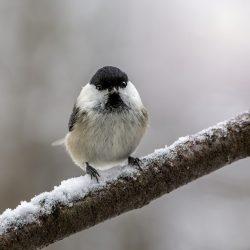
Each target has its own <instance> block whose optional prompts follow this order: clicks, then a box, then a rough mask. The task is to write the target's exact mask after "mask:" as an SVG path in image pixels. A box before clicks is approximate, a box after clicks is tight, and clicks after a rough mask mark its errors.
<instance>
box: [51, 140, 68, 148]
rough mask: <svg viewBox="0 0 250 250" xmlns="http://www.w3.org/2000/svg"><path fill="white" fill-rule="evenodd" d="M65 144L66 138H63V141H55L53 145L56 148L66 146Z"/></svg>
mask: <svg viewBox="0 0 250 250" xmlns="http://www.w3.org/2000/svg"><path fill="white" fill-rule="evenodd" d="M64 143H65V138H62V139H59V140H56V141H54V142H53V143H52V144H51V145H52V146H53V147H54V146H62V145H64Z"/></svg>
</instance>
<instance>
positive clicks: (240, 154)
mask: <svg viewBox="0 0 250 250" xmlns="http://www.w3.org/2000/svg"><path fill="white" fill-rule="evenodd" d="M248 156H250V112H249V111H248V112H244V113H242V114H240V115H238V116H237V117H235V118H233V119H230V120H228V121H226V122H223V123H219V124H217V125H216V126H213V127H211V128H208V129H206V130H203V131H201V132H200V133H197V134H195V135H191V136H186V137H182V138H180V139H179V140H178V141H176V142H175V143H174V144H172V145H171V146H170V147H165V148H162V149H158V150H156V151H155V152H154V153H152V154H150V155H148V156H146V157H143V158H142V159H141V160H142V166H141V167H142V170H137V169H136V168H134V167H132V166H129V165H127V166H122V167H117V168H113V169H111V170H108V171H103V172H101V178H100V182H99V183H96V181H95V180H91V179H90V177H89V176H88V175H85V176H80V177H76V178H72V179H69V180H66V181H62V183H61V185H59V186H57V187H55V188H54V190H52V191H51V192H45V193H42V194H40V195H38V196H35V197H34V198H33V199H31V201H30V202H26V201H23V202H21V204H20V205H19V206H18V207H17V208H16V209H13V210H11V209H7V210H6V211H5V212H4V213H3V214H2V215H0V250H2V249H8V250H10V249H25V250H27V249H36V248H42V247H44V246H47V245H49V244H50V243H53V242H55V241H57V240H60V239H63V238H65V237H67V236H68V235H70V234H73V233H75V232H78V231H81V230H83V229H86V228H89V227H91V226H94V225H96V224H98V223H100V222H102V221H105V220H107V219H109V218H112V217H114V216H118V215H119V214H121V213H124V212H127V211H129V210H132V209H136V208H140V207H143V206H145V205H146V204H148V203H149V202H151V201H152V200H154V199H156V198H158V197H160V196H162V195H163V194H166V193H169V192H171V191H172V190H174V189H176V188H178V187H180V186H182V185H184V184H187V183H189V182H191V181H193V180H195V179H197V178H199V177H201V176H203V175H206V174H209V173H210V172H212V171H214V170H216V169H219V168H221V167H223V166H225V165H228V164H230V163H232V162H234V161H236V160H239V159H242V158H245V157H248Z"/></svg>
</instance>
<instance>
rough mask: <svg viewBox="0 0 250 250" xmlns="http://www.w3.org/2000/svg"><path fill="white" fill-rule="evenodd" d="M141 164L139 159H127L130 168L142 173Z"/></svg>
mask: <svg viewBox="0 0 250 250" xmlns="http://www.w3.org/2000/svg"><path fill="white" fill-rule="evenodd" d="M141 162H142V161H141V160H140V159H139V158H134V157H132V156H129V157H128V164H129V165H132V166H136V167H137V168H138V169H139V170H140V171H142V168H141Z"/></svg>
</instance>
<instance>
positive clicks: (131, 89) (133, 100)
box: [120, 81, 143, 108]
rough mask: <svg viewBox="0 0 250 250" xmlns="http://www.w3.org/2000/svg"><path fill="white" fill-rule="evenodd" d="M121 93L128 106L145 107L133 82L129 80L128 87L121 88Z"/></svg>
mask: <svg viewBox="0 0 250 250" xmlns="http://www.w3.org/2000/svg"><path fill="white" fill-rule="evenodd" d="M120 93H121V98H122V100H123V101H124V103H125V104H127V105H128V106H133V107H135V108H141V107H143V104H142V101H141V98H140V95H139V93H138V91H137V90H136V88H135V86H134V84H133V83H132V82H130V81H129V82H128V85H127V87H126V88H124V89H120Z"/></svg>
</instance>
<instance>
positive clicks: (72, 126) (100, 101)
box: [63, 66, 148, 181]
mask: <svg viewBox="0 0 250 250" xmlns="http://www.w3.org/2000/svg"><path fill="white" fill-rule="evenodd" d="M147 124H148V113H147V110H146V109H145V107H144V106H143V104H142V101H141V98H140V95H139V93H138V92H137V90H136V88H135V86H134V85H133V84H132V82H131V81H129V79H128V76H127V74H126V73H124V72H123V71H121V70H120V69H118V68H116V67H112V66H105V67H103V68H101V69H99V70H98V71H97V72H96V73H95V74H94V76H93V77H92V78H91V80H90V82H89V83H88V84H87V85H85V86H84V87H83V88H82V90H81V92H80V95H79V96H78V98H77V100H76V103H75V105H74V108H73V112H72V114H71V116H70V119H69V124H68V128H69V132H68V133H67V135H66V137H65V138H64V140H63V143H64V144H65V146H66V149H67V151H68V153H69V154H70V156H71V158H72V160H73V161H74V163H75V164H76V165H78V166H79V167H80V168H82V169H84V170H86V173H87V174H89V175H90V176H91V179H92V177H94V178H96V180H97V181H98V176H100V175H99V173H98V172H97V170H96V169H95V168H94V167H96V168H98V169H107V168H110V167H112V166H114V165H115V164H117V163H121V162H124V161H125V160H128V161H129V163H132V164H138V160H139V159H138V158H133V157H131V154H132V153H133V152H134V151H135V149H136V147H137V146H138V144H139V142H140V140H141V138H142V136H143V134H144V132H145V130H146V127H147Z"/></svg>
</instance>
